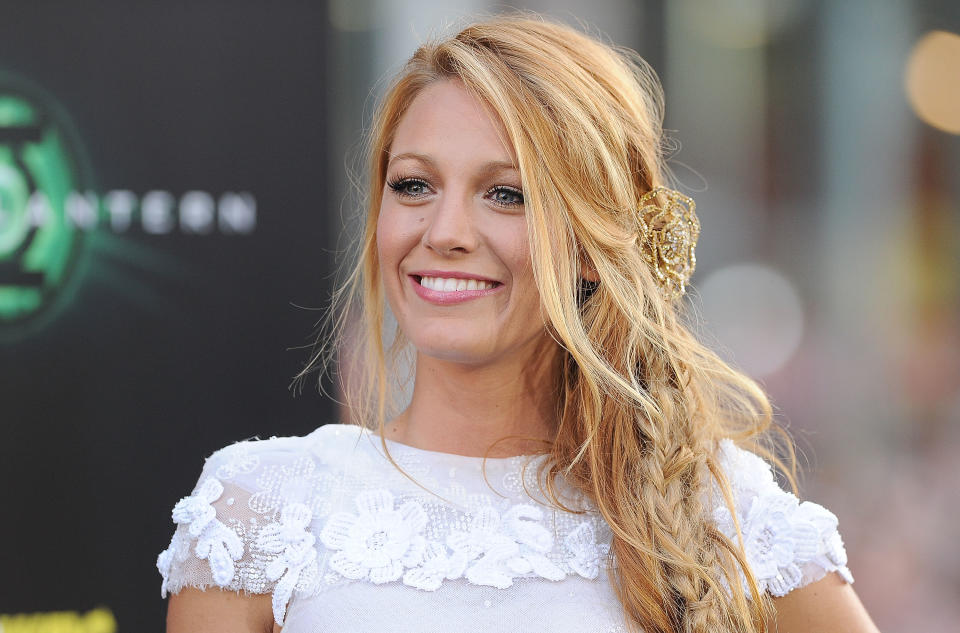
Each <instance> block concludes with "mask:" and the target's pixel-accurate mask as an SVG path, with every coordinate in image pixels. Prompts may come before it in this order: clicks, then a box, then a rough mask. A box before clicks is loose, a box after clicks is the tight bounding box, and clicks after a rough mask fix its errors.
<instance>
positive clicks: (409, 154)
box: [387, 152, 436, 167]
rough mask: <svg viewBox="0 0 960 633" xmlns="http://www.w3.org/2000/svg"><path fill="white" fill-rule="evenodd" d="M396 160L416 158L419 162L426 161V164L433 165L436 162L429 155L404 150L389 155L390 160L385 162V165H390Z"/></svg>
mask: <svg viewBox="0 0 960 633" xmlns="http://www.w3.org/2000/svg"><path fill="white" fill-rule="evenodd" d="M397 160H417V161H420V162H421V163H426V164H427V165H428V166H430V167H433V166H434V165H435V164H436V163H435V162H434V160H433V159H432V158H430V156H428V155H427V154H418V153H416V152H404V153H402V154H393V155H391V156H390V160H389V161H388V162H387V167H389V166H390V165H391V163H393V162H394V161H397Z"/></svg>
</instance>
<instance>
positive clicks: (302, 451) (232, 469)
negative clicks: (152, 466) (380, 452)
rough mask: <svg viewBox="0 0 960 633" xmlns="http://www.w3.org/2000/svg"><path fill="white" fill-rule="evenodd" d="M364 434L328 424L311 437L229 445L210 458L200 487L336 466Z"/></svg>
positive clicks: (238, 483)
mask: <svg viewBox="0 0 960 633" xmlns="http://www.w3.org/2000/svg"><path fill="white" fill-rule="evenodd" d="M362 433H363V429H362V428H361V427H358V426H354V425H346V424H325V425H323V426H320V427H318V428H317V429H316V430H314V431H313V432H312V433H310V434H308V435H303V436H288V437H276V436H274V437H270V438H266V439H260V438H257V437H254V438H250V439H246V440H242V441H239V442H235V443H233V444H228V445H227V446H224V447H223V448H221V449H219V450H217V451H215V452H214V453H213V454H212V455H210V456H209V457H207V459H206V461H205V463H204V467H203V474H202V476H201V478H200V481H198V486H199V485H201V484H202V483H203V480H204V479H205V478H210V477H213V478H216V479H219V480H226V481H231V482H234V483H235V484H236V485H240V486H244V484H246V483H248V482H249V480H250V479H251V478H259V477H261V476H262V475H263V474H264V471H273V470H276V469H278V468H284V467H286V468H288V469H289V468H300V469H309V470H313V469H315V468H316V467H317V466H319V465H329V466H335V465H336V462H337V461H338V457H340V458H342V457H343V456H344V455H345V454H348V453H349V449H350V448H351V447H353V446H355V445H356V442H357V440H358V439H359V438H360V436H361V434H362Z"/></svg>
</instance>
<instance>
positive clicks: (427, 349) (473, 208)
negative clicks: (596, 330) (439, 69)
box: [377, 80, 546, 366]
mask: <svg viewBox="0 0 960 633" xmlns="http://www.w3.org/2000/svg"><path fill="white" fill-rule="evenodd" d="M505 139H506V134H505V133H504V131H503V128H502V126H501V125H500V123H499V121H498V119H497V118H496V116H495V115H494V114H492V113H491V111H490V110H489V109H487V108H486V107H485V106H484V105H483V104H482V103H481V102H479V101H478V100H477V99H476V98H475V97H473V96H472V95H471V94H470V93H469V92H467V90H466V89H465V88H464V87H463V85H462V84H461V83H459V82H458V81H453V80H445V81H439V82H436V83H433V84H431V85H430V86H428V87H427V88H425V89H423V90H422V91H421V92H420V94H419V95H418V96H417V97H416V98H415V99H414V101H413V103H412V104H411V105H410V107H409V109H408V110H407V112H406V113H405V114H404V116H403V118H402V119H401V120H400V123H399V125H398V126H397V129H396V135H395V137H394V140H393V144H392V145H391V147H390V158H389V164H388V165H387V172H386V173H387V180H386V182H385V183H384V185H383V202H382V203H381V205H380V214H379V218H378V222H377V249H378V253H379V258H380V271H381V274H382V278H383V284H384V288H385V290H386V294H387V299H388V301H389V303H390V307H391V309H392V310H393V314H394V315H395V316H396V318H397V321H398V322H399V324H400V328H401V330H402V331H403V333H404V334H405V335H406V337H407V338H408V339H410V341H411V342H412V343H413V345H414V346H415V347H416V348H417V351H418V352H419V353H420V354H422V355H426V356H429V357H433V358H437V359H442V360H447V361H453V362H459V363H466V364H471V365H478V366H479V365H487V364H490V363H496V362H498V361H501V360H503V359H505V358H508V357H510V356H512V355H516V354H521V355H523V354H532V353H533V350H534V349H535V345H536V344H537V343H539V342H542V341H543V339H544V338H545V336H546V332H545V329H544V324H543V319H542V316H541V313H540V296H539V293H538V292H537V288H536V285H535V284H534V280H533V273H532V269H531V265H530V251H529V247H528V243H527V221H526V217H525V215H524V206H523V191H522V189H521V182H520V173H519V172H518V171H517V169H516V168H515V167H514V165H515V164H516V159H515V156H514V153H513V150H512V148H511V147H509V146H508V145H506V144H505V142H506V141H505Z"/></svg>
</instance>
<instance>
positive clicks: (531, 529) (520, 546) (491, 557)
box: [447, 504, 566, 589]
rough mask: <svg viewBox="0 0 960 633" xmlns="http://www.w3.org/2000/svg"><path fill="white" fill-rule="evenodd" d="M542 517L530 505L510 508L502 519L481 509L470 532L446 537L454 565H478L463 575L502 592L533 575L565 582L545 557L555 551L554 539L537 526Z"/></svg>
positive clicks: (555, 567) (541, 514)
mask: <svg viewBox="0 0 960 633" xmlns="http://www.w3.org/2000/svg"><path fill="white" fill-rule="evenodd" d="M542 517H543V513H542V512H541V511H540V509H539V508H537V507H535V506H531V505H527V504H518V505H515V506H513V507H511V508H510V509H509V510H508V511H507V512H506V514H504V515H503V517H502V518H501V516H500V513H499V512H497V510H496V509H494V508H492V507H489V506H488V507H483V508H480V509H479V510H478V511H477V512H476V513H475V514H474V516H473V520H472V522H471V524H470V530H469V531H466V532H463V531H454V532H451V533H450V535H449V536H448V537H447V545H448V546H449V547H450V549H451V550H452V551H453V555H452V557H451V565H452V566H453V567H459V566H460V564H461V563H462V561H464V560H466V561H475V562H473V563H472V564H471V565H470V566H469V567H468V568H467V569H466V571H465V573H464V576H466V578H467V580H469V581H470V582H472V583H474V584H477V585H489V586H492V587H497V588H499V589H506V588H507V587H509V586H510V585H512V584H513V579H514V577H515V576H518V575H523V574H528V573H531V572H533V573H535V574H537V575H538V576H541V577H543V578H547V579H549V580H562V579H563V578H564V577H566V574H565V573H564V572H563V570H562V569H560V568H559V567H557V566H556V565H555V564H554V563H553V562H552V561H551V560H550V559H549V558H547V557H546V556H545V555H544V554H545V553H546V552H549V551H550V550H551V549H552V548H553V536H552V535H551V534H550V532H549V531H547V530H546V529H545V528H544V527H543V526H542V525H540V524H539V523H538V521H540V519H541V518H542Z"/></svg>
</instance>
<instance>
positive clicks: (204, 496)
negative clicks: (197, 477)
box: [157, 477, 243, 587]
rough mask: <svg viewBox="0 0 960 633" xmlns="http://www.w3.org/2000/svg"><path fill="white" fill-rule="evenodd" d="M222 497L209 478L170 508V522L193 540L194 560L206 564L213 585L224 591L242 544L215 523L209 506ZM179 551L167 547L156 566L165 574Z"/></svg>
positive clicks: (220, 488)
mask: <svg viewBox="0 0 960 633" xmlns="http://www.w3.org/2000/svg"><path fill="white" fill-rule="evenodd" d="M222 494H223V484H221V483H220V481H218V480H217V479H216V478H213V477H211V478H210V479H207V480H206V481H204V482H203V484H201V485H200V487H199V488H198V489H197V491H196V492H195V493H194V494H193V495H191V496H189V497H184V498H183V499H181V500H180V501H179V502H178V503H177V505H175V506H174V508H173V521H174V523H176V524H177V525H182V526H186V529H187V532H188V533H189V534H190V535H191V536H193V537H195V538H196V539H197V545H196V547H195V548H194V553H196V555H197V558H200V559H204V560H207V561H208V562H209V564H210V571H211V572H213V580H214V582H216V583H217V584H218V585H220V586H221V587H225V586H226V585H228V584H230V581H231V580H232V579H233V572H234V565H233V561H235V560H239V559H240V557H241V556H243V543H242V542H241V541H240V537H239V536H237V534H236V532H234V531H233V530H231V529H230V528H228V527H227V526H225V525H224V524H223V523H221V522H220V521H218V520H217V510H216V508H214V507H213V502H214V501H216V500H217V499H219V498H220V496H221V495H222ZM175 538H176V537H175ZM179 549H180V548H179V547H173V545H171V548H170V549H168V550H166V551H164V552H163V553H161V554H160V557H158V559H157V566H158V567H160V566H161V565H163V566H164V567H165V568H166V570H167V574H169V571H170V566H171V564H172V560H173V559H172V555H173V554H172V552H177V551H178V550H179ZM171 551H172V552H171ZM161 573H163V570H162V569H161ZM164 584H165V583H164Z"/></svg>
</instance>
